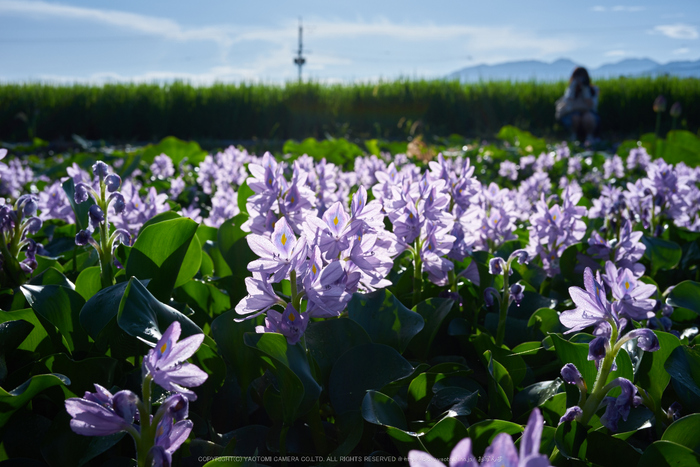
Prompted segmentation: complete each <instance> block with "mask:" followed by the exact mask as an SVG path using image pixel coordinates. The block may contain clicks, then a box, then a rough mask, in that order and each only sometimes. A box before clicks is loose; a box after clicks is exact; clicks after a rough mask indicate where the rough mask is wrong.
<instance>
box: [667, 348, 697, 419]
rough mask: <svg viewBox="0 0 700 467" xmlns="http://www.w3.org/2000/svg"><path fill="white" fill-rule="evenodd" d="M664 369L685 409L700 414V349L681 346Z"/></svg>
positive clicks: (670, 356) (669, 358) (676, 349)
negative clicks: (669, 376)
mask: <svg viewBox="0 0 700 467" xmlns="http://www.w3.org/2000/svg"><path fill="white" fill-rule="evenodd" d="M664 368H665V369H666V371H668V373H669V374H670V375H671V377H672V378H673V380H674V383H675V384H674V385H673V387H674V389H675V390H676V394H678V397H679V398H680V402H681V404H682V405H683V407H684V408H686V409H688V410H691V411H693V412H700V402H699V400H700V349H698V348H696V347H687V346H685V345H680V346H678V347H676V348H675V349H673V352H671V355H669V357H668V359H667V360H666V363H665V364H664Z"/></svg>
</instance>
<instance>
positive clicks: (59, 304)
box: [22, 285, 88, 353]
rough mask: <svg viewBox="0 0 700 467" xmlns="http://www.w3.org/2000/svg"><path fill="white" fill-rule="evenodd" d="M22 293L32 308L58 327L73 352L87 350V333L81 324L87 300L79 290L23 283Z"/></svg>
mask: <svg viewBox="0 0 700 467" xmlns="http://www.w3.org/2000/svg"><path fill="white" fill-rule="evenodd" d="M22 293H24V296H25V298H26V299H27V302H28V303H29V305H30V306H31V307H32V309H33V310H34V311H35V312H36V313H37V314H38V315H40V316H42V317H43V318H44V319H46V320H47V321H48V322H49V323H51V324H52V325H54V326H55V327H56V328H57V329H58V331H59V332H60V333H61V336H62V337H63V340H64V341H65V343H66V348H67V349H68V350H69V351H70V352H71V353H72V352H73V351H74V350H87V346H88V338H87V334H85V331H84V330H83V329H82V328H81V327H80V324H79V321H80V318H79V317H80V310H81V309H82V308H83V305H85V300H83V297H81V296H80V294H79V293H78V292H76V291H74V290H71V289H69V288H66V287H62V286H60V285H44V286H40V285H23V286H22Z"/></svg>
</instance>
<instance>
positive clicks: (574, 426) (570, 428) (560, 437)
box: [554, 420, 588, 460]
mask: <svg viewBox="0 0 700 467" xmlns="http://www.w3.org/2000/svg"><path fill="white" fill-rule="evenodd" d="M554 440H555V442H556V444H557V448H558V449H559V452H561V453H562V455H564V457H566V458H568V459H581V460H585V459H586V451H587V449H588V427H586V426H584V425H582V424H581V423H579V422H577V421H575V420H574V421H572V422H564V423H562V424H561V425H559V426H558V427H557V433H556V435H555V436H554Z"/></svg>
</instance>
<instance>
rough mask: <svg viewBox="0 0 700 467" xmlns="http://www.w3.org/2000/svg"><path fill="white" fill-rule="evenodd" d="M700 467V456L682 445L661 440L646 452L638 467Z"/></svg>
mask: <svg viewBox="0 0 700 467" xmlns="http://www.w3.org/2000/svg"><path fill="white" fill-rule="evenodd" d="M686 465H687V466H691V465H693V466H696V465H700V454H698V453H696V452H695V451H693V450H692V449H689V448H687V447H685V446H681V445H680V444H676V443H674V442H671V441H666V440H660V441H656V442H654V443H652V444H651V445H650V446H649V447H648V448H646V449H645V450H644V454H642V457H641V458H640V459H639V464H637V467H680V466H683V467H685V466H686Z"/></svg>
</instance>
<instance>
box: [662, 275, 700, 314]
mask: <svg viewBox="0 0 700 467" xmlns="http://www.w3.org/2000/svg"><path fill="white" fill-rule="evenodd" d="M666 303H667V304H669V305H671V306H675V307H680V308H687V309H688V310H692V311H694V312H695V313H697V314H698V315H700V283H698V282H694V281H683V282H681V283H680V284H678V285H677V286H676V287H674V289H673V290H672V291H671V293H670V294H669V295H668V298H667V299H666Z"/></svg>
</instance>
